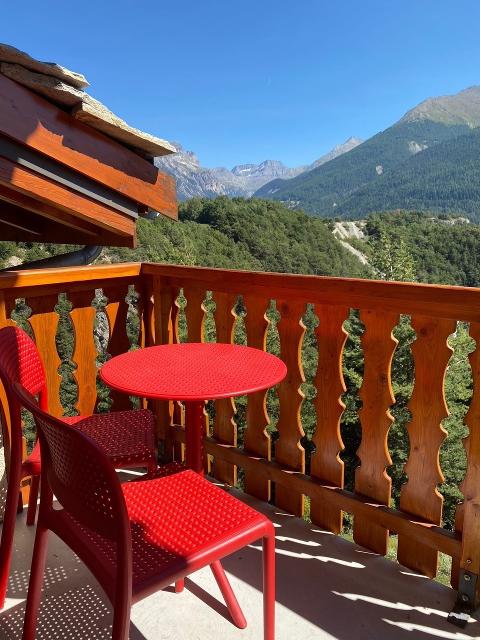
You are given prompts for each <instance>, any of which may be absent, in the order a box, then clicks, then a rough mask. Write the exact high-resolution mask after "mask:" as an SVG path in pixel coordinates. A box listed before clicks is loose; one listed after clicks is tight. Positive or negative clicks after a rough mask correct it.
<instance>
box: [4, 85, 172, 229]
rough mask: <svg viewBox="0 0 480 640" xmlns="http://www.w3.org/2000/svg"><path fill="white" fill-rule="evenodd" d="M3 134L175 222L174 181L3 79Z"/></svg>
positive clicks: (89, 128) (127, 151)
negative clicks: (173, 219)
mask: <svg viewBox="0 0 480 640" xmlns="http://www.w3.org/2000/svg"><path fill="white" fill-rule="evenodd" d="M0 133H1V134H4V135H6V136H9V137H10V138H13V139H14V140H16V141H17V142H20V143H22V144H24V145H25V146H27V147H30V148H31V149H35V150H36V151H39V152H40V153H43V154H45V155H46V156H48V157H50V158H53V159H55V160H57V161H58V162H61V163H62V164H64V165H66V166H68V167H71V168H72V169H75V170H76V171H78V172H79V173H82V174H83V175H86V176H88V177H89V178H93V179H94V180H96V181H97V182H101V183H103V184H105V185H107V186H109V187H110V188H111V189H114V190H115V191H118V192H119V193H123V195H125V196H127V197H128V198H131V199H132V200H134V201H136V202H139V203H142V204H144V205H146V206H149V207H151V208H152V209H155V210H156V211H160V212H161V213H163V214H165V215H167V216H169V217H172V218H176V217H177V202H176V193H175V180H174V179H173V178H172V177H171V176H168V175H166V174H164V173H162V172H160V171H159V170H158V169H157V168H156V167H154V166H153V165H152V164H150V163H149V162H146V161H145V160H144V159H142V158H140V157H139V156H138V155H136V154H135V153H133V152H132V151H130V150H129V149H126V148H125V147H123V146H122V145H120V144H118V143H117V142H115V141H113V140H111V139H110V138H108V137H107V136H105V135H102V134H101V133H99V132H98V131H96V130H94V129H92V128H91V127H88V126H86V125H84V124H82V123H81V122H78V121H77V120H75V118H73V117H72V116H71V115H69V114H68V113H65V112H64V111H62V110H61V109H59V108H58V107H56V106H55V105H53V104H51V103H50V102H48V101H47V100H44V99H43V98H41V97H40V96H37V95H36V94H34V93H32V92H31V91H29V90H28V89H25V87H22V86H20V85H19V84H17V83H16V82H13V81H12V80H10V79H8V78H6V77H5V76H4V75H0Z"/></svg>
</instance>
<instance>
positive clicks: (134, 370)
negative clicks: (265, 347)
mask: <svg viewBox="0 0 480 640" xmlns="http://www.w3.org/2000/svg"><path fill="white" fill-rule="evenodd" d="M286 374H287V367H286V366H285V364H284V363H283V362H282V361H281V360H280V359H279V358H277V357H276V356H273V355H271V354H270V353H265V352H264V351H260V349H253V348H252V347H243V346H239V345H233V344H221V343H192V342H186V343H181V344H167V345H159V346H156V347H147V348H145V349H138V350H137V351H129V352H127V353H124V354H122V355H120V356H116V357H114V358H112V359H111V360H109V361H108V362H107V363H106V364H104V365H103V366H102V368H101V369H100V377H101V378H102V380H103V381H104V382H105V383H106V384H107V385H108V386H109V387H112V388H113V389H116V390H117V391H121V392H123V393H128V394H129V395H132V396H140V397H144V398H153V399H162V400H182V401H184V402H185V422H186V458H187V466H189V467H190V468H191V469H193V470H195V471H197V472H199V473H203V437H204V433H203V409H204V403H205V401H206V400H219V399H221V398H232V397H235V396H243V395H247V394H250V393H255V392H256V391H263V390H265V389H268V388H269V387H273V386H274V385H276V384H277V383H279V382H281V381H282V380H283V379H284V378H285V376H286Z"/></svg>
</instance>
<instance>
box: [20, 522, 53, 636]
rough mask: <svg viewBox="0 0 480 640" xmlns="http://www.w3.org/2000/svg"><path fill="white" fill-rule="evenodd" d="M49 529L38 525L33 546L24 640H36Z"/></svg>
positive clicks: (40, 524)
mask: <svg viewBox="0 0 480 640" xmlns="http://www.w3.org/2000/svg"><path fill="white" fill-rule="evenodd" d="M47 543H48V529H46V528H45V527H44V526H43V524H42V523H41V522H39V523H38V524H37V531H36V534H35V544H34V546H33V557H32V568H31V571H30V582H29V584H28V596H27V605H26V609H25V620H24V623H23V634H22V640H35V636H36V629H37V618H38V609H39V607H40V600H41V597H42V583H43V575H44V572H45V559H46V556H47Z"/></svg>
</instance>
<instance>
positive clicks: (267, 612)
mask: <svg viewBox="0 0 480 640" xmlns="http://www.w3.org/2000/svg"><path fill="white" fill-rule="evenodd" d="M263 629H264V636H263V637H264V640H274V638H275V533H274V532H273V533H271V534H270V535H268V536H265V537H264V538H263Z"/></svg>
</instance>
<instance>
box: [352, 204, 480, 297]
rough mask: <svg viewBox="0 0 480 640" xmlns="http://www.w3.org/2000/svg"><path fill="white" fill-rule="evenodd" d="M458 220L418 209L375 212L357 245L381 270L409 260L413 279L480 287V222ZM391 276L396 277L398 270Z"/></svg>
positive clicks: (369, 218) (409, 268) (407, 262)
mask: <svg viewBox="0 0 480 640" xmlns="http://www.w3.org/2000/svg"><path fill="white" fill-rule="evenodd" d="M454 222H455V218H451V219H449V218H447V217H446V216H445V217H444V218H443V219H442V218H431V217H428V216H426V215H425V214H422V213H418V212H406V211H398V212H396V213H384V214H375V215H371V216H369V217H368V218H367V225H366V227H365V232H366V234H367V235H366V238H365V241H363V242H360V243H359V242H356V243H355V246H358V247H359V248H361V249H362V250H363V251H364V252H365V253H366V254H367V255H368V256H369V257H370V262H371V263H372V265H373V266H374V267H377V269H378V270H379V271H380V272H382V270H385V269H388V268H389V264H390V262H391V261H392V260H395V259H396V261H397V263H402V262H403V264H404V265H407V264H408V270H409V272H410V275H411V277H410V278H409V279H411V280H416V281H418V282H429V283H434V284H457V285H463V286H467V287H478V286H480V226H478V225H476V224H466V223H463V224H462V222H461V221H460V222H459V221H458V219H457V222H456V224H453V223H454ZM390 267H391V265H390ZM388 279H395V278H394V274H391V277H389V278H388Z"/></svg>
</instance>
